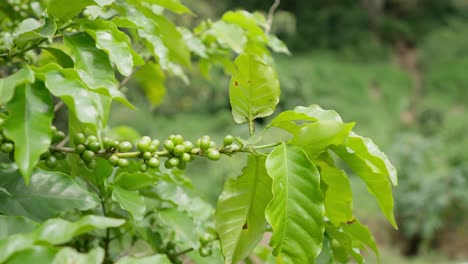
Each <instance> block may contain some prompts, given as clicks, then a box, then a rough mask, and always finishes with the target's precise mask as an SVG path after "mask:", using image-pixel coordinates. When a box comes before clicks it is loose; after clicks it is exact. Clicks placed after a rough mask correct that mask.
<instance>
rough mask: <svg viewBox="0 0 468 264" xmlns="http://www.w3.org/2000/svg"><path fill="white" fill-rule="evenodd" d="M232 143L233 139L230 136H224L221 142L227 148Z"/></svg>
mask: <svg viewBox="0 0 468 264" xmlns="http://www.w3.org/2000/svg"><path fill="white" fill-rule="evenodd" d="M232 143H234V137H233V136H231V135H226V136H225V137H224V140H223V144H224V146H229V145H231V144H232Z"/></svg>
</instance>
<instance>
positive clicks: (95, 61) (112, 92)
mask: <svg viewBox="0 0 468 264" xmlns="http://www.w3.org/2000/svg"><path fill="white" fill-rule="evenodd" d="M63 39H64V42H65V44H66V45H67V46H68V47H69V48H70V49H71V51H72V52H73V55H74V56H75V60H74V61H75V69H76V70H77V71H78V73H79V75H80V77H81V80H82V81H83V82H84V83H86V85H87V86H88V87H89V88H91V89H93V90H96V91H97V92H99V93H101V94H104V95H107V96H110V97H112V98H113V99H115V100H117V101H119V102H122V103H124V104H125V105H127V106H130V107H132V105H131V104H130V103H129V102H128V101H127V99H125V96H124V94H123V93H122V92H121V91H120V90H119V89H118V87H117V83H116V80H115V76H114V70H113V69H112V65H111V63H110V61H109V56H108V55H107V54H106V53H105V52H104V51H102V50H100V49H98V48H97V47H96V43H95V41H94V39H93V38H92V37H91V36H89V35H88V34H86V33H84V32H74V33H67V34H64V38H63Z"/></svg>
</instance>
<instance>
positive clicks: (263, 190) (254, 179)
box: [215, 155, 272, 263]
mask: <svg viewBox="0 0 468 264" xmlns="http://www.w3.org/2000/svg"><path fill="white" fill-rule="evenodd" d="M265 160H266V159H265V158H264V157H256V156H253V155H250V156H249V157H248V161H247V166H246V167H245V168H244V169H243V171H242V175H240V176H239V177H237V178H230V179H229V180H228V181H227V182H226V183H225V185H224V190H223V193H222V194H221V196H220V197H219V200H218V206H217V209H216V214H215V225H216V231H217V233H218V235H219V237H220V241H221V248H222V250H223V254H224V257H225V263H238V262H239V261H242V260H243V259H244V258H245V257H247V256H248V255H249V254H250V253H251V252H252V250H253V249H254V248H255V246H256V245H257V244H258V242H260V240H261V239H262V237H263V233H264V232H265V230H266V224H267V223H266V220H265V216H264V213H265V209H266V206H267V205H268V203H269V202H270V200H271V198H272V193H271V178H270V177H269V176H268V174H267V172H266V168H265Z"/></svg>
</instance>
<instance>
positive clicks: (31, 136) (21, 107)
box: [4, 82, 54, 183]
mask: <svg viewBox="0 0 468 264" xmlns="http://www.w3.org/2000/svg"><path fill="white" fill-rule="evenodd" d="M7 109H8V111H9V112H10V118H9V119H8V120H7V123H6V124H5V128H4V129H5V130H4V134H5V136H6V137H7V138H10V139H11V140H12V141H13V142H14V143H15V154H14V155H15V161H16V163H17V164H18V168H19V170H20V171H21V174H22V175H23V177H24V180H25V181H26V183H29V177H30V176H31V172H32V170H33V168H34V166H36V164H37V162H38V160H39V157H40V156H41V154H42V153H44V152H46V151H47V150H48V149H49V146H50V143H51V129H50V127H51V124H52V118H53V116H54V114H53V102H52V97H51V96H50V94H49V92H48V91H47V89H46V88H45V87H44V84H43V83H40V82H35V83H34V84H29V83H27V84H25V85H22V86H20V87H17V88H16V91H15V96H14V97H13V99H12V100H11V101H10V102H9V103H8V104H7Z"/></svg>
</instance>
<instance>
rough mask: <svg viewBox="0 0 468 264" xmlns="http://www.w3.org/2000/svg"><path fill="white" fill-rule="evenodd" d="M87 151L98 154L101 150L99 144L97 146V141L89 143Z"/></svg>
mask: <svg viewBox="0 0 468 264" xmlns="http://www.w3.org/2000/svg"><path fill="white" fill-rule="evenodd" d="M88 149H89V150H91V151H92V152H98V151H99V150H100V149H101V144H99V142H97V141H93V142H90V143H89V144H88Z"/></svg>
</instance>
